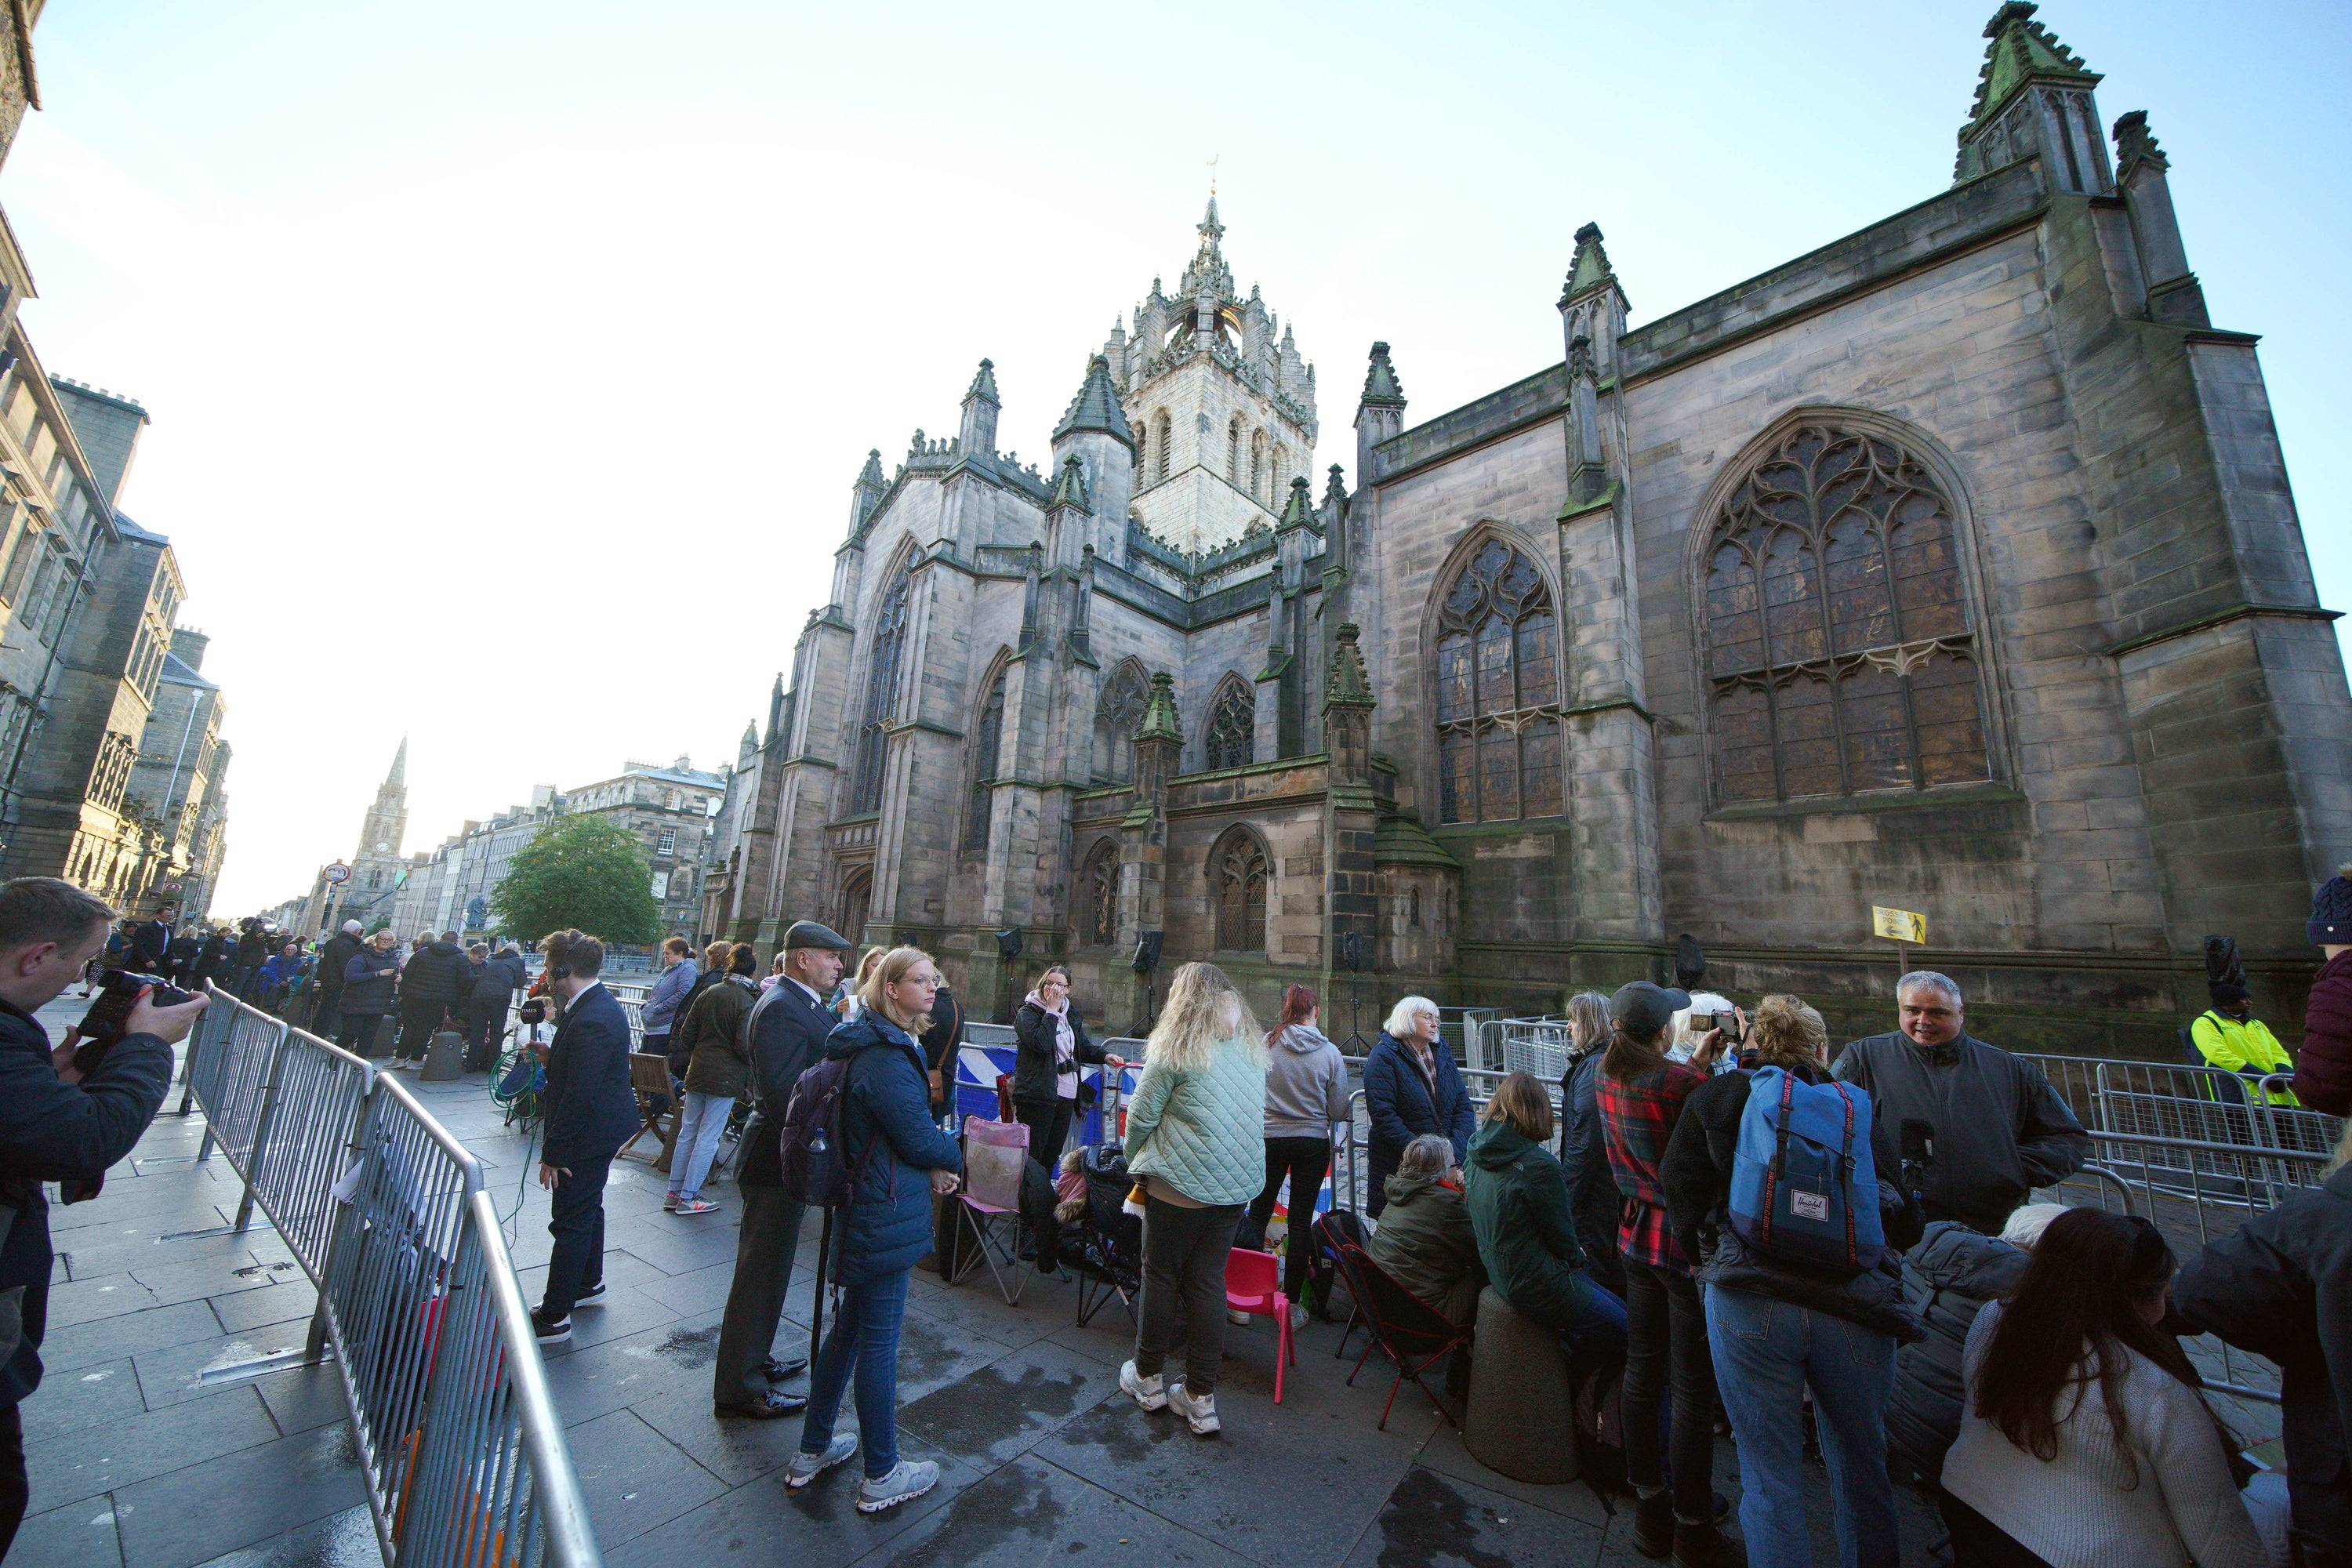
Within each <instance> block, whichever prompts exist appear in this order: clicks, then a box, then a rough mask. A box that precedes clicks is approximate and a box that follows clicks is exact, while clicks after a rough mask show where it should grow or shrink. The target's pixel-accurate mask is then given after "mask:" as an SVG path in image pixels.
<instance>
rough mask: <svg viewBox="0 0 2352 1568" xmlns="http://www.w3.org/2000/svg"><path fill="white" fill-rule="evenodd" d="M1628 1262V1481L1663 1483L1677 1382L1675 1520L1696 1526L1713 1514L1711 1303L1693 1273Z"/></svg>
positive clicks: (1641, 1484) (1645, 1484)
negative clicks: (1666, 1404) (1666, 1406)
mask: <svg viewBox="0 0 2352 1568" xmlns="http://www.w3.org/2000/svg"><path fill="white" fill-rule="evenodd" d="M1621 1256H1622V1255H1621ZM1624 1264H1625V1387H1624V1399H1623V1405H1624V1413H1625V1414H1624V1420H1625V1479H1627V1480H1629V1481H1632V1482H1633V1485H1634V1486H1635V1487H1636V1488H1638V1489H1650V1488H1654V1487H1657V1486H1659V1485H1661V1484H1662V1482H1663V1478H1662V1477H1661V1476H1660V1475H1659V1473H1658V1468H1659V1443H1658V1405H1659V1404H1660V1395H1662V1394H1664V1393H1665V1392H1666V1390H1667V1388H1668V1386H1669V1385H1671V1386H1672V1388H1673V1391H1674V1405H1673V1422H1672V1427H1673V1433H1674V1438H1673V1441H1674V1452H1673V1454H1672V1455H1670V1456H1668V1458H1671V1460H1672V1462H1673V1467H1674V1490H1675V1518H1676V1519H1678V1520H1683V1521H1686V1522H1689V1523H1692V1524H1696V1523H1699V1522H1701V1521H1705V1520H1708V1519H1711V1518H1713V1517H1714V1497H1713V1490H1712V1489H1713V1486H1714V1477H1713V1475H1712V1473H1711V1472H1712V1471H1713V1470H1714V1468H1715V1410H1714V1404H1715V1362H1714V1359H1713V1357H1712V1356H1711V1355H1710V1354H1709V1353H1708V1352H1707V1345H1706V1305H1705V1303H1704V1302H1702V1300H1700V1298H1699V1293H1698V1284H1697V1282H1696V1280H1694V1279H1692V1278H1691V1277H1690V1276H1689V1275H1687V1274H1684V1273H1680V1272H1678V1271H1677V1270H1675V1269H1673V1268H1660V1267H1658V1266H1656V1265H1654V1264H1650V1263H1644V1262H1643V1261H1642V1260H1641V1259H1640V1258H1625V1259H1624Z"/></svg>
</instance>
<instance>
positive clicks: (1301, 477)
mask: <svg viewBox="0 0 2352 1568" xmlns="http://www.w3.org/2000/svg"><path fill="white" fill-rule="evenodd" d="M1314 525H1315V503H1314V501H1313V500H1311V499H1309V497H1308V496H1307V476H1306V475H1305V474H1294V475H1293V476H1291V480H1290V500H1288V501H1286V503H1284V505H1283V509H1282V516H1281V518H1280V520H1279V521H1276V523H1275V525H1274V531H1276V533H1287V532H1289V531H1291V530H1292V529H1294V528H1312V527H1313V526H1314Z"/></svg>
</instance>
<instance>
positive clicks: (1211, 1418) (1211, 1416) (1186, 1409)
mask: <svg viewBox="0 0 2352 1568" xmlns="http://www.w3.org/2000/svg"><path fill="white" fill-rule="evenodd" d="M1168 1408H1169V1409H1171V1410H1173V1411H1174V1412H1176V1414H1177V1415H1181V1416H1182V1417H1183V1418H1184V1419H1185V1421H1186V1422H1187V1423H1188V1424H1189V1425H1190V1426H1192V1431H1193V1433H1194V1434H1195V1435H1196V1436H1202V1437H1206V1436H1209V1435H1210V1434H1212V1433H1213V1432H1215V1431H1216V1430H1217V1396H1216V1395H1215V1394H1202V1395H1201V1396H1200V1397H1199V1398H1197V1399H1195V1398H1194V1397H1193V1396H1192V1390H1191V1389H1189V1388H1187V1387H1185V1386H1184V1385H1183V1384H1181V1383H1180V1384H1177V1385H1176V1386H1175V1387H1173V1388H1171V1389H1170V1390H1169V1391H1168Z"/></svg>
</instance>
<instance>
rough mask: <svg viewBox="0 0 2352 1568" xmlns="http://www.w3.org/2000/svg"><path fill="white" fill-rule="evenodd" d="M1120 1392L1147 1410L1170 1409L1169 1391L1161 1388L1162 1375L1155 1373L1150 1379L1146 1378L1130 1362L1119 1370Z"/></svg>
mask: <svg viewBox="0 0 2352 1568" xmlns="http://www.w3.org/2000/svg"><path fill="white" fill-rule="evenodd" d="M1118 1390H1119V1392H1120V1393H1121V1394H1127V1395H1129V1396H1130V1397H1131V1398H1133V1399H1134V1401H1135V1402H1136V1404H1138V1405H1141V1406H1142V1407H1143V1408H1144V1409H1146V1410H1164V1409H1166V1408H1167V1407H1168V1390H1167V1389H1166V1388H1164V1387H1163V1386H1161V1384H1160V1374H1159V1373H1156V1372H1155V1373H1152V1374H1151V1375H1150V1377H1145V1376H1143V1375H1141V1374H1140V1373H1138V1372H1137V1371H1136V1370H1135V1363H1133V1362H1129V1363H1127V1364H1126V1365H1125V1366H1123V1367H1120V1368H1119V1369H1118Z"/></svg>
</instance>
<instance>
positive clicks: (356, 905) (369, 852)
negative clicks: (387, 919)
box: [342, 735, 408, 916]
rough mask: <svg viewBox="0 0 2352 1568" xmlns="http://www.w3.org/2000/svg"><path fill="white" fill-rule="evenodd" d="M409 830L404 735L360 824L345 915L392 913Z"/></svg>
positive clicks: (345, 893)
mask: <svg viewBox="0 0 2352 1568" xmlns="http://www.w3.org/2000/svg"><path fill="white" fill-rule="evenodd" d="M407 833H408V737H407V736H405V735H403V736H402V737H401V738H400V750H399V751H397V752H394V753H393V758H392V771H391V772H390V773H386V774H384V775H383V784H380V785H378V786H377V788H376V792H375V804H374V805H371V806H369V807H368V813H367V820H366V821H365V822H363V823H362V825H361V826H360V847H359V853H357V854H355V855H353V856H352V875H351V879H350V880H349V881H348V882H346V883H344V884H343V898H342V912H343V913H344V914H347V915H352V916H357V915H360V914H361V913H362V910H366V909H373V908H377V907H378V906H381V910H380V912H384V913H389V912H390V910H391V909H392V902H391V899H392V891H393V889H394V888H395V887H397V886H398V884H399V877H400V871H401V869H402V863H401V858H400V845H401V840H402V839H403V838H404V837H406V835H407Z"/></svg>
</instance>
